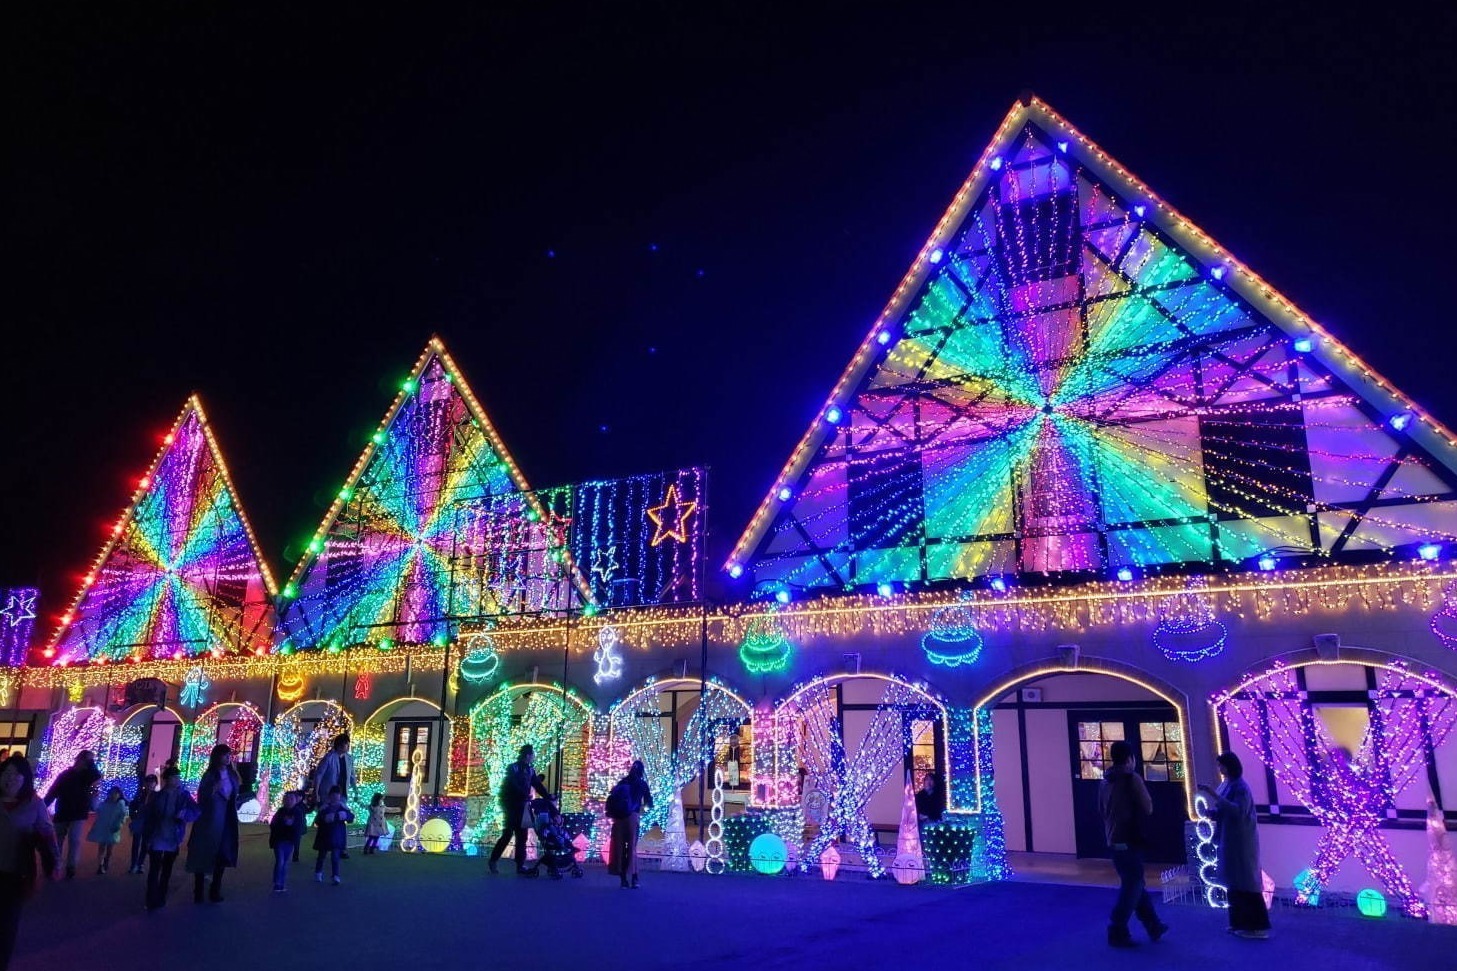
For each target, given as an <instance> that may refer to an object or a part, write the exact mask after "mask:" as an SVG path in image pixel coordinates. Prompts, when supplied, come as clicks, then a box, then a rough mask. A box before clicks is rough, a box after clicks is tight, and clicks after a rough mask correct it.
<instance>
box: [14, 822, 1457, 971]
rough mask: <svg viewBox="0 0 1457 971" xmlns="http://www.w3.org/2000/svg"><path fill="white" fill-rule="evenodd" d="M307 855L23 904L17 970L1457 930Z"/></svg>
mask: <svg viewBox="0 0 1457 971" xmlns="http://www.w3.org/2000/svg"><path fill="white" fill-rule="evenodd" d="M311 859H312V855H311V854H309V853H307V852H305V854H304V858H303V862H302V863H300V864H298V865H296V866H295V867H294V870H293V872H292V873H291V874H290V879H289V892H288V893H286V894H273V893H270V892H269V886H270V869H269V867H270V865H271V856H270V855H269V852H268V849H267V846H266V842H265V840H264V839H263V838H261V833H259V832H256V831H255V832H250V833H249V834H248V836H247V837H246V838H245V840H244V849H243V860H242V864H243V865H242V867H241V868H240V869H239V870H234V871H229V873H228V877H227V883H226V886H225V897H226V899H225V901H224V902H223V903H221V904H202V905H198V904H194V903H193V902H192V887H191V876H190V875H187V874H182V873H180V872H179V873H178V874H177V875H176V876H174V880H173V891H172V897H171V900H170V902H169V904H168V906H167V907H166V908H165V909H164V910H162V911H159V912H158V913H156V914H152V915H148V914H146V913H145V912H144V911H143V908H142V883H143V879H144V878H142V877H139V876H129V875H127V874H126V873H125V869H126V866H125V863H124V862H123V863H122V864H121V866H120V868H119V869H120V870H121V871H122V872H119V873H118V872H115V871H114V872H113V873H112V874H110V875H108V876H104V877H98V876H93V875H91V873H89V872H85V871H84V870H83V873H82V874H81V875H80V876H79V877H77V878H76V879H75V880H72V881H64V882H61V883H57V884H50V885H47V886H45V887H43V888H42V889H41V891H40V893H39V894H38V895H37V897H36V898H35V899H34V900H33V901H31V903H30V904H29V905H28V906H27V908H26V912H25V915H24V917H23V918H22V921H21V929H20V941H19V945H18V947H17V949H16V958H15V961H14V963H13V964H12V967H13V968H15V969H17V971H42V969H45V971H58V969H65V971H69V969H73V968H74V969H82V968H102V969H106V971H128V969H133V968H137V969H141V968H147V969H153V968H156V967H159V966H162V967H174V966H185V967H209V968H212V967H216V968H239V967H246V968H248V969H250V971H272V969H292V968H309V969H328V971H372V969H393V971H427V969H434V968H452V969H459V968H475V967H489V968H497V967H509V968H514V969H524V968H527V967H533V968H544V969H553V968H568V967H571V968H589V969H592V971H611V969H617V968H622V969H628V968H632V969H648V968H681V967H687V966H692V967H694V968H705V969H729V968H734V969H746V971H760V969H764V968H789V967H793V968H795V969H798V971H805V969H814V968H860V967H865V966H867V965H870V966H877V965H879V966H882V967H885V968H889V967H891V966H898V965H909V966H913V967H915V968H917V969H932V968H951V969H961V968H967V969H971V968H976V969H983V968H985V969H1002V968H1005V969H1018V971H1026V969H1029V968H1076V969H1078V971H1099V969H1104V968H1107V969H1113V968H1117V969H1126V968H1181V969H1183V968H1205V969H1212V968H1214V967H1216V966H1220V965H1222V966H1241V967H1244V968H1249V969H1256V971H1258V969H1264V968H1277V967H1278V968H1284V969H1301V968H1311V969H1320V971H1346V969H1353V971H1354V969H1363V971H1365V969H1388V968H1389V969H1402V971H1426V969H1446V971H1452V969H1457V928H1453V927H1436V926H1432V925H1428V924H1424V923H1421V922H1418V921H1413V920H1408V919H1405V918H1386V919H1383V920H1379V921H1378V920H1368V919H1362V918H1359V917H1354V916H1350V915H1349V914H1348V913H1344V912H1321V911H1314V912H1312V911H1293V910H1277V912H1276V914H1275V917H1274V919H1275V921H1276V927H1275V932H1274V937H1273V939H1272V940H1270V941H1267V942H1254V941H1243V940H1239V939H1237V938H1233V937H1231V936H1229V935H1228V934H1225V933H1224V932H1223V927H1224V922H1225V919H1224V915H1223V914H1222V913H1220V912H1216V911H1212V910H1208V909H1206V908H1203V907H1194V906H1187V905H1185V906H1171V907H1167V908H1165V910H1164V918H1165V920H1167V921H1168V922H1169V923H1170V924H1172V925H1173V930H1172V932H1171V933H1170V934H1169V936H1168V937H1166V938H1165V939H1164V940H1162V941H1160V942H1159V943H1158V944H1149V943H1147V942H1146V941H1145V942H1143V943H1141V944H1140V945H1139V946H1138V947H1137V948H1134V949H1132V950H1129V951H1116V950H1113V949H1111V948H1109V947H1108V946H1107V944H1106V943H1105V942H1104V940H1103V929H1104V921H1105V919H1106V914H1107V909H1108V906H1109V904H1110V902H1111V893H1112V892H1111V891H1110V890H1106V889H1102V888H1094V887H1074V886H1052V885H1046V884H1030V883H1017V882H1013V883H1003V884H996V885H983V886H973V887H963V888H945V887H931V886H925V885H922V886H916V887H901V886H898V885H896V884H894V883H891V882H886V881H870V880H866V879H865V878H864V877H863V876H860V875H853V874H852V875H850V876H848V877H847V876H846V875H845V874H844V873H842V874H841V876H840V878H839V879H838V880H835V881H833V882H827V881H825V880H822V879H820V878H819V876H818V875H815V876H807V875H799V876H795V877H784V876H779V877H760V876H748V875H738V874H725V875H722V876H714V877H711V876H708V875H705V874H692V873H686V874H679V873H658V872H655V871H650V870H649V871H645V872H644V874H643V888H642V889H640V890H637V891H631V890H621V889H619V888H618V886H617V880H616V878H614V877H611V876H608V875H607V873H606V872H605V871H604V870H603V868H602V867H601V866H600V865H598V866H594V867H589V868H588V870H587V875H586V877H584V878H583V879H580V880H575V879H572V878H570V877H568V878H566V879H564V880H561V881H553V880H547V879H545V878H541V879H535V880H528V879H522V878H517V877H515V876H514V875H506V874H504V872H503V875H502V876H499V877H490V876H488V875H487V874H486V872H485V862H484V861H483V860H482V859H480V858H478V857H476V858H472V857H461V856H431V855H421V856H404V855H402V854H399V853H396V852H390V853H384V854H380V855H377V856H372V857H364V856H361V855H360V853H359V852H358V850H355V851H354V854H353V858H352V859H350V860H347V861H345V863H344V871H343V877H344V882H343V884H342V885H341V886H339V887H333V886H330V885H328V884H323V885H320V884H316V883H314V882H313V878H312V866H311ZM178 867H179V870H180V868H181V861H180V860H179V863H178ZM505 869H509V867H506V868H503V870H505Z"/></svg>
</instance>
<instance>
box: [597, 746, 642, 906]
mask: <svg viewBox="0 0 1457 971" xmlns="http://www.w3.org/2000/svg"><path fill="white" fill-rule="evenodd" d="M651 808H653V793H652V790H651V788H649V786H648V774H647V769H645V768H644V767H643V764H642V760H641V759H638V760H637V761H636V762H634V763H632V768H630V769H628V770H627V775H625V776H623V777H622V778H621V779H620V780H618V782H617V785H615V786H613V787H612V791H611V792H610V793H608V794H607V815H608V817H609V818H610V819H611V820H612V836H611V840H612V842H611V845H610V846H609V848H608V856H607V872H608V873H615V874H617V876H618V877H620V878H621V880H622V884H621V886H622V889H624V890H626V889H628V888H629V887H630V888H632V889H633V890H637V889H639V887H638V879H637V877H638V874H637V837H638V830H639V829H640V828H641V826H642V811H643V810H644V809H651Z"/></svg>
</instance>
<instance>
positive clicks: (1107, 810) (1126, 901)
mask: <svg viewBox="0 0 1457 971" xmlns="http://www.w3.org/2000/svg"><path fill="white" fill-rule="evenodd" d="M1108 761H1109V762H1110V763H1111V765H1109V767H1108V770H1107V771H1106V772H1104V773H1103V782H1102V783H1101V784H1100V785H1099V787H1098V808H1099V809H1100V810H1101V811H1102V813H1103V832H1104V834H1105V835H1106V836H1107V837H1108V848H1109V849H1110V850H1112V851H1113V869H1115V870H1117V871H1118V899H1117V901H1115V902H1114V904H1113V912H1112V914H1110V915H1109V917H1108V943H1109V944H1111V945H1112V946H1113V947H1132V946H1133V937H1132V935H1130V934H1129V933H1128V918H1130V917H1132V916H1133V915H1134V914H1135V913H1137V914H1138V920H1139V922H1140V923H1142V924H1143V926H1144V928H1145V929H1147V930H1148V937H1149V940H1151V941H1156V940H1158V939H1159V938H1160V937H1163V936H1164V934H1166V933H1168V930H1169V926H1168V925H1167V924H1165V923H1164V922H1163V921H1161V920H1159V915H1158V913H1157V912H1156V911H1155V910H1154V909H1153V899H1152V898H1150V897H1149V895H1148V889H1147V888H1146V887H1145V886H1144V879H1143V843H1144V839H1143V833H1144V831H1145V830H1146V828H1147V826H1148V823H1147V822H1146V821H1147V819H1148V818H1149V817H1150V816H1152V815H1153V798H1152V797H1151V796H1150V795H1149V794H1148V787H1147V786H1145V785H1144V784H1143V776H1141V775H1139V774H1138V773H1137V772H1135V771H1133V746H1132V745H1130V744H1129V743H1128V742H1122V741H1119V742H1114V743H1113V744H1112V745H1110V746H1108Z"/></svg>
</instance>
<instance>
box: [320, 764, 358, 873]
mask: <svg viewBox="0 0 1457 971" xmlns="http://www.w3.org/2000/svg"><path fill="white" fill-rule="evenodd" d="M352 822H354V814H353V813H352V812H350V811H349V807H348V806H346V805H344V790H343V789H341V788H339V787H338V786H334V787H332V788H331V789H330V790H329V794H328V795H327V796H325V797H324V804H323V805H322V806H320V807H319V813H318V815H317V816H316V817H315V818H314V825H316V826H317V827H318V828H319V833H318V835H317V836H315V837H314V849H315V850H317V851H318V853H319V857H318V859H317V860H315V861H314V880H315V881H317V882H318V883H323V882H324V857H326V856H327V857H328V858H329V861H330V863H332V864H333V869H334V886H336V887H337V886H339V854H340V853H343V852H344V847H345V846H346V845H348V842H349V829H348V826H349V824H350V823H352Z"/></svg>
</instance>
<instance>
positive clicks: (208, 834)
mask: <svg viewBox="0 0 1457 971" xmlns="http://www.w3.org/2000/svg"><path fill="white" fill-rule="evenodd" d="M242 788H243V783H242V780H241V779H240V778H239V777H238V770H237V769H235V768H233V750H232V749H230V748H228V746H226V745H214V746H213V748H212V753H211V754H210V755H209V756H208V759H207V770H206V771H205V772H203V774H202V779H201V781H199V782H198V784H197V808H198V810H199V815H198V818H197V822H196V823H195V824H194V825H193V827H192V835H191V837H189V838H188V840H187V872H188V873H191V874H192V875H193V880H192V900H193V902H194V903H199V904H200V903H202V885H203V883H204V881H205V880H206V878H207V875H208V874H209V873H211V874H212V887H211V889H210V891H209V893H208V899H210V900H211V901H212V902H213V903H215V904H217V903H222V900H223V870H225V869H227V868H228V867H234V866H237V865H238V796H239V794H240V793H241V791H242Z"/></svg>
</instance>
